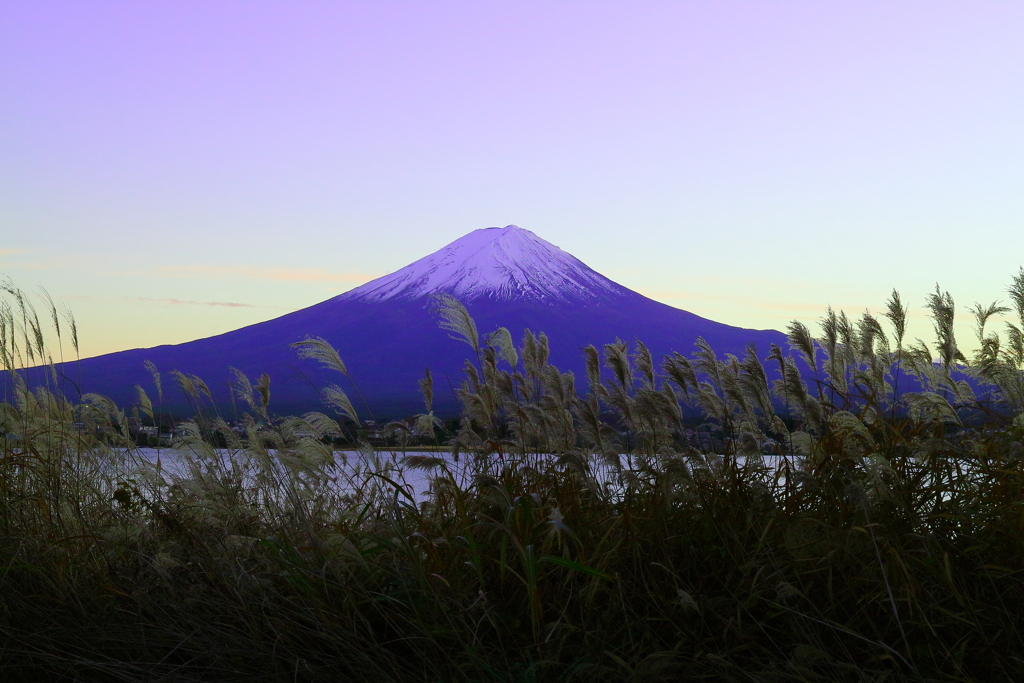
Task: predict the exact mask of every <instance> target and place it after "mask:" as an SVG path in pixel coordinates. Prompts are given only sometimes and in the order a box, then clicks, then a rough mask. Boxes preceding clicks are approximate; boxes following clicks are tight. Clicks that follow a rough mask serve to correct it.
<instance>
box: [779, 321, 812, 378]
mask: <svg viewBox="0 0 1024 683" xmlns="http://www.w3.org/2000/svg"><path fill="white" fill-rule="evenodd" d="M786 336H787V339H788V341H789V345H790V346H792V347H793V348H795V349H796V350H797V351H799V352H800V354H801V355H802V356H803V357H804V360H805V361H806V362H807V365H808V366H809V367H810V369H811V370H812V371H813V372H815V373H816V372H817V371H818V354H817V350H816V347H815V344H814V338H813V337H811V331H810V330H808V329H807V326H806V325H804V324H803V323H802V322H800V321H799V320H794V321H792V322H790V323H789V326H788V327H787V328H786Z"/></svg>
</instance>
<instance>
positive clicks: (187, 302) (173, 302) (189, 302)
mask: <svg viewBox="0 0 1024 683" xmlns="http://www.w3.org/2000/svg"><path fill="white" fill-rule="evenodd" d="M61 299H64V300H67V301H109V300H117V301H140V302H142V303H147V304H159V305H167V306H219V307H222V308H273V309H280V310H286V309H283V308H282V307H281V306H257V305H256V304H245V303H240V302H237V301H195V300H193V299H157V298H154V297H148V296H122V297H97V296H89V295H88V294H71V295H68V296H63V297H61Z"/></svg>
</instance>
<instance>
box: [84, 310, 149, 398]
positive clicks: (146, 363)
mask: <svg viewBox="0 0 1024 683" xmlns="http://www.w3.org/2000/svg"><path fill="white" fill-rule="evenodd" d="M73 326H74V322H72V329H74V327H73ZM77 345H78V343H77V342H75V351H76V352H77V351H78V348H77ZM142 364H143V365H144V366H145V368H146V369H147V370H149V374H150V375H152V376H153V384H155V385H156V397H157V400H158V401H160V402H161V403H163V400H164V388H163V384H162V383H161V382H160V371H159V370H157V369H156V365H155V364H154V363H153V361H151V360H144V361H142Z"/></svg>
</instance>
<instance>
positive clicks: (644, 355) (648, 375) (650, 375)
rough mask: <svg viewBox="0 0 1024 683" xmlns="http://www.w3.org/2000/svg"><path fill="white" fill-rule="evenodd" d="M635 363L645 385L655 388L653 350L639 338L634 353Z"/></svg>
mask: <svg viewBox="0 0 1024 683" xmlns="http://www.w3.org/2000/svg"><path fill="white" fill-rule="evenodd" d="M633 363H634V365H635V366H636V369H637V371H638V372H639V373H640V376H641V378H642V379H643V382H644V386H645V387H647V388H648V389H653V388H654V360H653V359H652V358H651V352H650V351H649V350H648V349H647V347H646V346H644V343H643V342H642V341H640V340H639V339H637V341H636V351H635V352H634V353H633Z"/></svg>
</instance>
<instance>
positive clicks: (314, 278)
mask: <svg viewBox="0 0 1024 683" xmlns="http://www.w3.org/2000/svg"><path fill="white" fill-rule="evenodd" d="M159 270H160V271H161V272H164V273H167V274H170V275H179V276H196V275H198V276H201V277H202V276H205V277H213V278H238V277H244V278H253V279H257V280H278V281H281V280H285V281H304V282H349V283H357V284H362V283H364V282H369V281H370V280H373V279H374V278H376V277H379V275H376V274H369V273H332V272H330V271H326V270H324V269H323V268H272V267H267V268H260V267H256V266H215V265H200V266H161V267H160V269H159Z"/></svg>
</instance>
